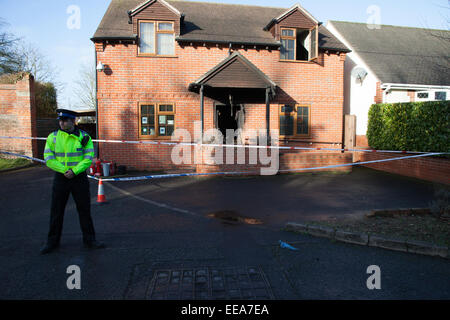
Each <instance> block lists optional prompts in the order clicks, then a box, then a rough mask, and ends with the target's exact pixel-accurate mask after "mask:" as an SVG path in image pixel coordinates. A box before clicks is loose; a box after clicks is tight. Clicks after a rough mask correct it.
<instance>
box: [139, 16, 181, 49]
mask: <svg viewBox="0 0 450 320" xmlns="http://www.w3.org/2000/svg"><path fill="white" fill-rule="evenodd" d="M139 54H141V55H158V56H174V55H175V30H174V23H173V22H168V21H140V22H139Z"/></svg>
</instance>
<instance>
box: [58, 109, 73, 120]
mask: <svg viewBox="0 0 450 320" xmlns="http://www.w3.org/2000/svg"><path fill="white" fill-rule="evenodd" d="M56 113H57V114H58V120H61V119H64V118H69V119H75V118H76V117H77V113H76V112H75V111H72V110H67V109H56Z"/></svg>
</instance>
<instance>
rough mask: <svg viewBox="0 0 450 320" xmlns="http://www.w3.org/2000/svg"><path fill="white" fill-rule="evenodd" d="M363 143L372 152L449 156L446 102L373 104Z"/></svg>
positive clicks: (449, 115)
mask: <svg viewBox="0 0 450 320" xmlns="http://www.w3.org/2000/svg"><path fill="white" fill-rule="evenodd" d="M367 139H368V141H369V145H370V147H372V148H374V149H383V150H409V151H423V152H450V101H429V102H411V103H392V104H391V103H385V104H374V105H372V106H371V107H370V110H369V123H368V127H367Z"/></svg>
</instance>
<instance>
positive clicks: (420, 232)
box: [307, 214, 450, 246]
mask: <svg viewBox="0 0 450 320" xmlns="http://www.w3.org/2000/svg"><path fill="white" fill-rule="evenodd" d="M307 223H308V224H311V225H322V226H327V227H331V228H336V229H340V230H343V231H353V232H364V233H368V234H373V235H375V234H376V235H383V236H386V237H393V238H402V239H406V240H417V241H426V242H431V243H433V244H436V245H441V246H450V221H448V220H445V219H441V218H438V217H435V216H433V215H431V214H429V215H420V216H415V215H410V216H406V215H401V216H400V215H399V216H393V217H372V218H368V217H361V218H355V219H339V220H322V221H310V222H307Z"/></svg>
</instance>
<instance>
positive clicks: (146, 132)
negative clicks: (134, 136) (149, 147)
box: [139, 103, 175, 138]
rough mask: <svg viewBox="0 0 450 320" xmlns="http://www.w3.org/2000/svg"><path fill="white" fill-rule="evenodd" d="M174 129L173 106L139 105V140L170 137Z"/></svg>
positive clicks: (161, 104)
mask: <svg viewBox="0 0 450 320" xmlns="http://www.w3.org/2000/svg"><path fill="white" fill-rule="evenodd" d="M174 129H175V105H174V104H172V103H148V104H147V103H145V104H144V103H142V104H140V105H139V132H140V134H139V136H140V137H141V138H155V137H170V136H171V135H172V133H173V131H174Z"/></svg>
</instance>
